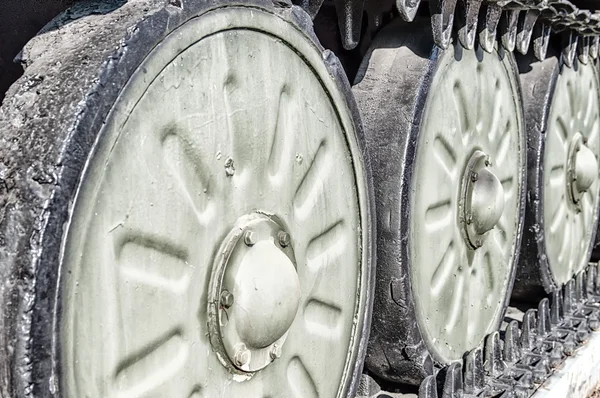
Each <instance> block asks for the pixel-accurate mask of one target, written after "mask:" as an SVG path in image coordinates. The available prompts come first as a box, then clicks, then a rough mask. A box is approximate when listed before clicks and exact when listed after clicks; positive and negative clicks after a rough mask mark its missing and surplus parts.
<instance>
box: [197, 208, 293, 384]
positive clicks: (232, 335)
mask: <svg viewBox="0 0 600 398" xmlns="http://www.w3.org/2000/svg"><path fill="white" fill-rule="evenodd" d="M208 297H209V300H208V303H209V304H208V314H209V321H208V322H209V333H210V341H211V344H212V346H213V348H214V350H215V352H216V354H217V357H218V358H219V360H220V361H221V363H222V364H223V365H224V366H225V367H227V368H228V369H230V370H231V371H233V372H238V373H239V372H244V373H253V372H257V371H259V370H261V369H263V368H265V367H266V366H268V365H269V364H270V363H271V362H273V361H274V360H276V359H277V358H279V357H280V356H281V350H282V348H283V345H284V343H285V340H286V338H287V334H288V330H289V328H290V326H291V324H292V323H293V321H294V319H295V317H296V313H297V310H298V305H299V303H300V281H299V278H298V275H297V273H296V259H295V256H294V250H293V248H292V245H291V242H290V237H289V234H288V233H287V232H286V231H285V229H284V228H283V227H282V225H281V223H279V222H278V221H277V220H276V219H275V217H269V216H267V215H264V214H260V213H255V214H251V215H247V216H244V217H242V218H240V220H239V221H238V222H237V223H236V225H235V226H234V228H233V229H232V230H231V231H230V232H229V234H227V236H226V237H225V239H224V240H223V243H222V244H221V247H220V248H219V252H218V253H217V255H216V257H215V261H214V264H213V269H212V275H211V280H210V290H209V295H208Z"/></svg>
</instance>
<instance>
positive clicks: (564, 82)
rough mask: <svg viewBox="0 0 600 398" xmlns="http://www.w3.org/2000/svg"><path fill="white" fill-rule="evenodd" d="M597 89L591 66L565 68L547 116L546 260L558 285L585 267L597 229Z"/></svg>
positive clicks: (599, 122) (599, 106) (599, 116)
mask: <svg viewBox="0 0 600 398" xmlns="http://www.w3.org/2000/svg"><path fill="white" fill-rule="evenodd" d="M598 90H599V87H598V75H597V71H596V67H595V66H594V64H593V63H589V64H587V65H584V64H582V63H579V62H576V63H575V64H574V66H573V68H568V67H566V66H563V67H562V68H561V70H560V74H559V75H558V77H557V80H556V85H555V88H554V94H553V97H552V103H551V106H550V111H549V113H548V124H547V131H546V146H545V149H544V179H543V190H542V201H543V220H544V237H545V241H546V253H547V259H548V263H549V266H550V271H551V275H552V277H553V279H554V281H555V282H556V283H557V284H558V285H562V284H564V283H566V282H567V281H568V280H569V279H571V278H572V277H573V276H574V275H576V274H577V273H578V272H580V271H581V270H582V269H583V268H584V267H585V266H586V265H587V262H588V259H589V253H590V250H591V245H592V244H593V239H594V231H595V230H596V223H597V217H598V216H597V213H598V189H599V185H600V184H598V156H599V155H600V141H599V140H600V136H599V131H598V130H599V129H600V113H599V111H600V103H599V99H598V98H599V97H598V96H599V91H598Z"/></svg>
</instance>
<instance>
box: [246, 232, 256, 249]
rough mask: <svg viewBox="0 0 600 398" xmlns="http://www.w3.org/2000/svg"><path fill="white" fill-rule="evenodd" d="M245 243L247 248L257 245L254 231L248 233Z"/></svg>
mask: <svg viewBox="0 0 600 398" xmlns="http://www.w3.org/2000/svg"><path fill="white" fill-rule="evenodd" d="M244 243H245V244H246V246H254V244H255V243H256V234H255V233H254V232H253V231H246V233H245V234H244Z"/></svg>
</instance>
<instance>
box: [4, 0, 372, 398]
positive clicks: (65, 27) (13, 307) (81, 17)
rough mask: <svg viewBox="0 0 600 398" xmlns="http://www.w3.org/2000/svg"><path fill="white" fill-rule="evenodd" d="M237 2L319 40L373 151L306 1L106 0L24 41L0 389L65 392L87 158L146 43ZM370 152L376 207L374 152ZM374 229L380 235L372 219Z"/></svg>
mask: <svg viewBox="0 0 600 398" xmlns="http://www.w3.org/2000/svg"><path fill="white" fill-rule="evenodd" d="M240 4H241V5H244V6H248V5H250V6H252V7H255V8H257V9H261V10H263V11H266V12H268V13H271V14H274V15H275V16H276V17H279V18H283V19H285V20H286V21H288V22H289V23H290V24H291V25H293V26H294V27H296V28H297V29H298V30H300V31H302V32H304V33H305V35H306V36H307V39H308V40H311V41H312V42H313V43H314V45H315V47H316V48H317V49H318V50H319V51H320V52H321V53H322V56H323V62H324V63H325V64H326V66H327V68H328V70H329V72H330V75H331V78H332V79H333V80H334V81H335V82H336V85H337V87H338V88H339V90H340V92H341V93H342V94H344V95H345V96H346V98H347V100H348V101H347V103H348V106H349V108H350V111H351V113H352V116H353V118H354V121H355V126H356V134H357V138H358V143H359V146H360V147H361V149H362V152H363V153H365V151H364V147H365V143H364V138H363V134H362V130H361V124H360V119H359V117H358V110H357V108H356V104H355V103H354V100H353V97H352V93H351V89H350V85H349V83H348V82H347V79H346V76H345V74H344V72H343V69H342V67H341V65H340V63H339V61H338V60H337V58H336V57H335V55H333V53H331V52H330V51H326V50H324V49H323V48H322V47H321V46H320V45H319V44H318V40H317V38H316V36H314V33H313V32H312V21H311V20H310V18H309V17H308V15H307V14H306V13H305V12H304V11H302V10H301V9H300V8H298V7H295V6H294V7H292V6H291V5H290V4H288V3H285V2H278V1H274V2H271V1H268V0H244V2H239V1H235V0H233V1H230V0H220V1H191V0H190V1H186V0H136V1H130V2H124V1H121V0H116V1H112V2H106V1H103V0H98V1H95V2H85V3H82V4H81V3H80V4H77V5H75V6H74V7H73V8H72V9H69V10H67V11H66V12H65V13H64V14H61V15H60V16H58V17H57V18H56V19H55V20H54V21H52V22H51V23H50V24H49V25H47V26H46V27H45V28H44V29H43V30H42V32H41V35H40V36H37V37H36V38H34V39H33V40H32V41H31V42H30V43H29V44H28V45H27V46H26V48H25V49H24V55H23V58H24V61H25V62H26V64H27V65H28V67H27V69H26V70H25V74H24V75H23V76H22V77H21V79H19V80H18V81H17V82H16V83H15V84H14V85H13V86H12V87H11V89H10V90H9V91H8V92H7V97H6V100H5V102H4V104H3V106H2V108H0V280H1V281H2V284H0V311H1V316H0V396H2V397H19V398H21V397H32V396H35V397H62V396H63V394H62V393H61V381H60V380H61V375H60V369H61V364H60V355H59V353H60V344H61V343H60V341H59V339H58V338H57V336H59V334H58V325H59V324H60V322H59V319H58V318H59V317H60V309H61V301H60V300H61V291H60V290H61V289H60V283H59V274H60V264H61V259H60V256H61V245H62V243H63V239H64V232H65V231H66V229H67V228H66V226H67V223H68V220H69V217H70V214H71V211H72V205H73V200H74V198H75V195H76V191H77V188H78V186H79V183H80V178H81V177H82V173H83V170H84V168H85V166H86V163H87V161H88V158H89V157H90V154H91V153H92V151H93V149H94V147H95V145H96V142H97V141H98V140H100V139H102V137H101V136H100V135H99V132H100V130H101V128H102V126H103V123H104V121H105V118H106V116H107V115H108V113H109V111H110V110H111V107H112V106H113V104H114V103H115V100H116V99H117V97H118V95H119V93H120V92H121V90H122V89H123V87H124V86H125V84H126V83H127V81H128V79H129V77H130V76H131V75H132V73H133V72H134V71H135V70H136V68H137V67H138V65H139V64H140V63H141V62H142V61H143V60H144V58H145V57H146V55H147V54H148V53H149V52H150V51H151V50H152V49H153V48H154V47H155V46H156V45H157V43H159V42H160V40H162V38H164V37H165V36H166V35H167V34H169V33H170V32H171V31H173V30H174V29H175V28H177V27H178V26H180V25H182V24H183V23H184V22H186V21H188V20H190V19H191V18H195V17H197V16H199V15H201V14H203V13H206V12H208V11H210V10H213V9H215V8H219V7H223V6H228V5H240ZM59 27H60V28H61V29H58V28H59ZM364 162H365V171H366V176H365V179H366V181H364V184H365V186H366V187H367V188H368V189H367V191H368V193H369V198H368V201H369V204H370V206H369V208H370V210H369V211H371V209H373V208H374V206H373V204H372V203H373V197H372V188H371V187H372V181H371V177H370V173H369V170H370V168H369V164H368V159H367V158H366V155H365V157H364ZM371 224H372V223H371ZM368 227H369V228H370V226H368ZM370 232H371V236H372V237H374V229H373V228H371V231H370ZM374 244H375V239H374V238H372V239H370V241H369V242H367V245H366V246H365V247H363V250H366V251H369V253H370V254H369V256H370V259H371V264H372V263H373V259H372V256H373V255H374V253H375V249H374ZM370 270H371V272H370V273H369V275H366V276H365V278H367V279H368V284H367V286H370V288H369V289H368V291H367V292H366V295H367V298H366V300H367V304H366V308H367V310H366V311H365V315H364V319H362V320H361V321H362V322H363V329H362V330H361V335H360V342H359V344H358V347H359V349H358V355H357V357H358V359H359V360H358V361H357V364H356V366H355V367H354V369H353V374H352V375H351V377H350V380H351V382H350V383H349V387H348V396H354V392H355V391H356V388H357V386H358V382H359V378H360V372H361V370H362V360H363V358H364V355H365V353H366V346H367V341H368V332H369V329H370V318H371V308H372V301H373V292H372V289H373V287H374V283H372V282H373V281H374V278H375V267H374V266H371V267H370Z"/></svg>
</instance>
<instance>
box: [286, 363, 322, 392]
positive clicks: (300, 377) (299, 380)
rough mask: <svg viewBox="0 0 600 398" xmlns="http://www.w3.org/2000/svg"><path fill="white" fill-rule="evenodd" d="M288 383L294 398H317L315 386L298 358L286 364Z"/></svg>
mask: <svg viewBox="0 0 600 398" xmlns="http://www.w3.org/2000/svg"><path fill="white" fill-rule="evenodd" d="M287 376H288V381H289V383H290V387H291V392H292V393H293V394H294V396H295V397H296V398H305V397H306V398H318V397H319V392H318V390H317V384H316V383H315V381H314V380H313V378H312V376H311V374H310V373H309V371H308V369H306V366H305V365H304V363H303V362H302V359H301V358H300V357H294V358H292V360H291V361H290V362H289V364H288V371H287Z"/></svg>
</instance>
